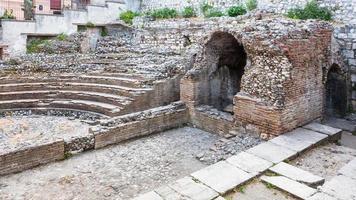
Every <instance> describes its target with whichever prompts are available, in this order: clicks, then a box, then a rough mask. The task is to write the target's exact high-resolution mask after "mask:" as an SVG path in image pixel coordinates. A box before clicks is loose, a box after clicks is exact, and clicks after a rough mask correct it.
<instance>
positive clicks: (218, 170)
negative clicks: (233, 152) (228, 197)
mask: <svg viewBox="0 0 356 200" xmlns="http://www.w3.org/2000/svg"><path fill="white" fill-rule="evenodd" d="M192 176H193V177H194V178H196V179H198V180H199V181H200V182H202V183H204V184H205V185H207V186H209V187H210V188H212V189H214V190H215V191H217V192H219V193H220V194H224V193H226V192H227V191H229V190H231V189H234V188H235V187H236V186H238V185H241V184H243V183H245V182H246V181H248V180H249V179H251V178H253V176H252V175H251V174H248V173H247V172H245V171H243V170H242V169H238V168H237V167H235V166H233V165H231V164H229V163H227V162H225V161H221V162H218V163H215V164H213V165H210V166H208V167H206V168H203V169H201V170H199V171H197V172H194V173H193V174H192Z"/></svg>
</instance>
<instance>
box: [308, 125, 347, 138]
mask: <svg viewBox="0 0 356 200" xmlns="http://www.w3.org/2000/svg"><path fill="white" fill-rule="evenodd" d="M303 128H305V129H309V130H312V131H316V132H318V133H323V134H326V135H328V136H331V137H334V136H338V137H340V136H341V132H342V130H341V129H338V128H333V127H331V126H326V125H323V124H320V123H316V122H313V123H310V124H307V125H305V126H303Z"/></svg>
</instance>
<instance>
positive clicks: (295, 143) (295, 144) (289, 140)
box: [270, 135, 313, 153]
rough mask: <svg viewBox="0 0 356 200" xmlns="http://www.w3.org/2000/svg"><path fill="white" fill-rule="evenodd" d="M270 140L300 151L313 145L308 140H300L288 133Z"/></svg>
mask: <svg viewBox="0 0 356 200" xmlns="http://www.w3.org/2000/svg"><path fill="white" fill-rule="evenodd" d="M270 142H272V143H274V144H277V145H280V146H282V147H285V148H288V149H291V150H293V151H296V152H298V153H299V152H302V151H304V150H306V149H308V148H310V147H311V146H312V145H313V143H311V142H308V141H307V140H298V139H295V138H293V137H290V136H288V135H281V136H278V137H276V138H274V139H272V140H270Z"/></svg>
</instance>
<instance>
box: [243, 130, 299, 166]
mask: <svg viewBox="0 0 356 200" xmlns="http://www.w3.org/2000/svg"><path fill="white" fill-rule="evenodd" d="M279 137H280V136H279ZM246 152H247V153H249V154H253V155H255V156H257V157H259V158H262V159H264V160H267V161H269V162H272V163H275V164H277V163H279V162H282V161H284V160H287V159H289V158H292V157H295V156H296V155H297V154H298V152H297V151H294V150H291V149H289V148H286V147H283V146H280V145H278V144H275V143H272V142H265V143H262V144H259V145H257V146H255V147H253V148H251V149H248V150H247V151H246Z"/></svg>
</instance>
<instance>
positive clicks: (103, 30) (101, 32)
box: [100, 27, 109, 37]
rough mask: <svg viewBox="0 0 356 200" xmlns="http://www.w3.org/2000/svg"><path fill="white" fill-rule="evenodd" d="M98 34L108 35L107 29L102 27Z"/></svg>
mask: <svg viewBox="0 0 356 200" xmlns="http://www.w3.org/2000/svg"><path fill="white" fill-rule="evenodd" d="M100 35H101V37H105V36H108V35H109V33H108V29H107V28H105V27H104V28H102V29H101V31H100Z"/></svg>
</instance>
